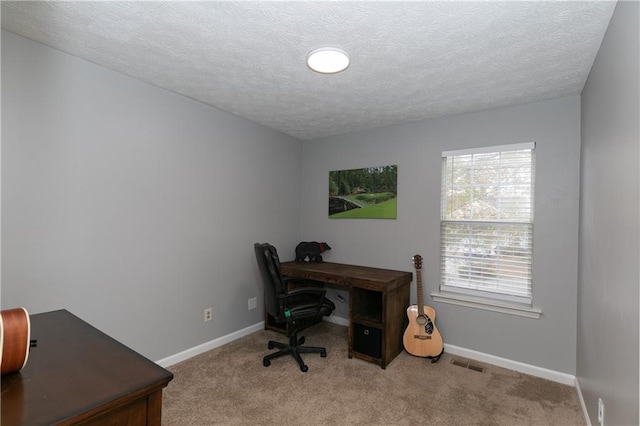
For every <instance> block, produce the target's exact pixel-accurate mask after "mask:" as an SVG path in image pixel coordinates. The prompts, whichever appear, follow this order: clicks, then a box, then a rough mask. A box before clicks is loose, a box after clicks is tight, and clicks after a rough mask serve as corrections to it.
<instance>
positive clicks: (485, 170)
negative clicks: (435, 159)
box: [440, 143, 535, 305]
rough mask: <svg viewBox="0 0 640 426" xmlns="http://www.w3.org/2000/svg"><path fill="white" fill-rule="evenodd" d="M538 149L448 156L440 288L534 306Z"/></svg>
mask: <svg viewBox="0 0 640 426" xmlns="http://www.w3.org/2000/svg"><path fill="white" fill-rule="evenodd" d="M534 171H535V144H534V143H527V144H515V145H505V146H498V147H485V148H481V149H472V150H457V151H447V152H443V154H442V200H441V280H442V281H441V286H440V290H441V291H450V292H457V293H463V294H468V295H475V296H481V297H489V298H492V299H498V300H506V301H512V302H517V303H523V304H527V305H531V295H532V292H531V282H532V260H533V206H534V196H533V195H534Z"/></svg>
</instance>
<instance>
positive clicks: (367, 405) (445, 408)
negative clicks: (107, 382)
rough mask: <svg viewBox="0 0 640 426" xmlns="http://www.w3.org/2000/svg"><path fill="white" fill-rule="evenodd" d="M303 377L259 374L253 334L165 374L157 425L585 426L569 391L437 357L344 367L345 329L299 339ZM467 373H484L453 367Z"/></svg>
mask: <svg viewBox="0 0 640 426" xmlns="http://www.w3.org/2000/svg"><path fill="white" fill-rule="evenodd" d="M301 334H302V335H304V336H306V342H305V344H306V345H310V346H325V347H326V348H327V358H321V357H320V356H319V355H317V354H303V359H304V360H305V363H306V364H307V365H308V366H309V371H308V372H307V373H303V372H301V371H300V369H299V368H298V365H297V364H296V363H295V361H294V360H293V358H291V357H288V356H287V357H283V358H278V359H275V360H273V362H272V364H271V366H270V367H263V365H262V357H263V356H264V355H266V354H268V353H270V352H271V351H269V350H268V349H267V341H268V340H269V339H273V340H278V341H286V338H285V337H284V336H283V335H280V334H278V333H275V332H272V331H259V332H256V333H253V334H251V335H249V336H246V337H243V338H241V339H239V340H236V341H234V342H232V343H229V344H227V345H224V346H222V347H219V348H216V349H214V350H211V351H209V352H206V353H204V354H201V355H198V356H196V357H193V358H191V359H189V360H187V361H184V362H182V363H179V364H176V365H174V366H172V367H170V368H169V370H171V371H172V372H173V373H174V376H175V377H174V379H173V381H171V382H170V383H169V386H168V387H167V388H166V389H165V391H164V393H163V399H164V400H163V412H162V416H163V419H162V424H163V425H165V426H173V425H248V424H258V425H276V424H286V425H364V424H367V425H563V426H564V425H584V424H585V420H584V416H583V415H582V410H581V408H580V403H579V402H578V397H577V394H576V390H575V389H574V388H573V387H570V386H566V385H561V384H558V383H555V382H551V381H547V380H544V379H539V378H536V377H532V376H528V375H524V374H520V373H517V372H514V371H511V370H506V369H504V368H499V367H495V366H492V365H488V364H482V363H478V362H475V361H469V360H465V359H462V358H460V357H456V356H452V355H449V354H447V353H445V354H444V355H443V356H442V357H441V358H440V360H439V361H438V362H437V363H434V364H432V363H431V362H430V361H429V360H427V359H424V358H417V357H413V356H411V355H409V354H407V353H406V352H402V353H401V354H400V355H399V356H398V357H397V358H396V359H394V360H393V361H392V362H391V363H390V364H389V365H388V366H387V368H386V370H383V369H381V368H380V367H379V366H377V365H375V364H372V363H369V362H366V361H362V360H359V359H355V358H354V359H349V358H348V357H347V328H346V327H343V326H339V325H336V324H332V323H328V322H323V323H320V324H318V325H316V326H314V327H312V328H309V329H307V330H304V331H303V332H302V333H301ZM454 361H456V363H461V364H465V365H466V364H470V365H471V367H480V368H482V369H483V371H482V372H478V371H475V370H473V369H469V368H465V367H464V366H458V365H455V364H456V363H454Z"/></svg>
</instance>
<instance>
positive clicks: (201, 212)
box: [2, 32, 302, 360]
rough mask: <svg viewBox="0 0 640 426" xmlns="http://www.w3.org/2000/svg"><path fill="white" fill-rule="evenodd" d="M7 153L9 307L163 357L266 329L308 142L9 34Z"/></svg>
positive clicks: (296, 226) (5, 288)
mask: <svg viewBox="0 0 640 426" xmlns="http://www.w3.org/2000/svg"><path fill="white" fill-rule="evenodd" d="M2 151H3V152H2V154H3V155H2V198H3V200H2V231H3V233H2V308H4V309H6V308H10V307H16V306H25V307H27V309H28V310H29V312H30V313H39V312H44V311H49V310H55V309H62V308H66V309H68V310H69V311H71V312H72V313H74V314H76V315H78V316H80V317H81V318H83V319H85V320H86V321H88V322H90V323H91V324H93V325H94V326H96V327H98V328H100V329H101V330H103V331H105V332H106V333H107V334H110V335H111V336H113V337H114V338H116V339H118V340H120V341H122V342H123V343H125V344H127V345H129V346H130V347H132V348H133V349H135V350H138V351H139V352H141V353H142V354H144V355H146V356H147V357H149V358H151V359H154V360H158V359H161V358H164V357H166V356H169V355H174V354H176V353H178V352H180V351H182V350H185V349H189V348H192V347H193V346H196V345H198V344H201V343H204V342H207V341H209V340H212V339H214V338H216V337H219V336H223V335H226V334H228V333H230V332H233V331H236V330H239V329H242V328H243V327H246V326H249V325H252V324H255V323H258V322H260V321H261V320H262V318H263V317H262V315H263V314H262V311H261V309H256V310H252V311H248V310H247V299H248V298H249V297H254V296H255V297H258V299H259V300H258V305H259V306H262V289H261V284H259V279H258V273H257V268H256V266H255V258H254V255H253V243H254V242H256V241H260V242H262V241H270V242H272V243H273V244H275V245H276V246H278V247H279V248H281V249H282V251H283V252H285V253H289V252H291V253H293V248H294V247H295V244H296V243H297V242H298V241H299V235H300V217H301V211H300V191H301V183H300V182H301V167H300V164H301V155H302V146H301V144H300V142H298V141H297V140H295V139H293V138H290V137H288V136H285V135H283V134H281V133H278V132H275V131H272V130H270V129H268V128H266V127H263V126H261V125H258V124H255V123H252V122H250V121H247V120H244V119H240V118H238V117H235V116H232V115H230V114H227V113H224V112H221V111H218V110H216V109H214V108H211V107H208V106H205V105H203V104H200V103H197V102H194V101H192V100H190V99H187V98H184V97H181V96H179V95H176V94H173V93H170V92H167V91H165V90H162V89H159V88H156V87H153V86H151V85H148V84H145V83H142V82H140V81H138V80H135V79H132V78H129V77H126V76H123V75H121V74H118V73H115V72H112V71H109V70H107V69H105V68H103V67H100V66H97V65H94V64H92V63H89V62H86V61H83V60H80V59H78V58H75V57H72V56H69V55H66V54H64V53H61V52H59V51H56V50H53V49H50V48H48V47H45V46H43V45H40V44H37V43H34V42H32V41H29V40H27V39H24V38H21V37H18V36H15V35H13V34H10V33H7V32H3V33H2ZM207 307H213V321H211V322H208V323H204V322H203V310H204V309H205V308H207Z"/></svg>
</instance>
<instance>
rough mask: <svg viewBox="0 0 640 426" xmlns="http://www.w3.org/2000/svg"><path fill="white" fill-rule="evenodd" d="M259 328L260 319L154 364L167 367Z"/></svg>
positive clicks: (261, 328) (261, 326)
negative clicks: (255, 322)
mask: <svg viewBox="0 0 640 426" xmlns="http://www.w3.org/2000/svg"><path fill="white" fill-rule="evenodd" d="M259 330H264V321H261V322H259V323H257V324H253V325H250V326H249V327H246V328H243V329H242V330H238V331H234V332H233V333H229V334H227V335H225V336H222V337H218V338H217V339H213V340H211V341H209V342H205V343H203V344H201V345H198V346H194V347H193V348H191V349H187V350H185V351H182V352H180V353H177V354H175V355H171V356H168V357H166V358H163V359H161V360H159V361H156V364H158V365H159V366H161V367H164V368H167V367H169V366H172V365H173V364H177V363H179V362H182V361H186V360H187V359H189V358H192V357H194V356H196V355H200V354H201V353H204V352H207V351H210V350H211V349H215V348H217V347H219V346H222V345H224V344H227V343H230V342H233V341H234V340H237V339H239V338H241V337H244V336H247V335H249V334H252V333H255V332H256V331H259Z"/></svg>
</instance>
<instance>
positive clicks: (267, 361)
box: [262, 359, 271, 367]
mask: <svg viewBox="0 0 640 426" xmlns="http://www.w3.org/2000/svg"><path fill="white" fill-rule="evenodd" d="M262 365H264V366H265V367H268V366H270V365H271V361H269V360H268V359H263V360H262Z"/></svg>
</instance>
